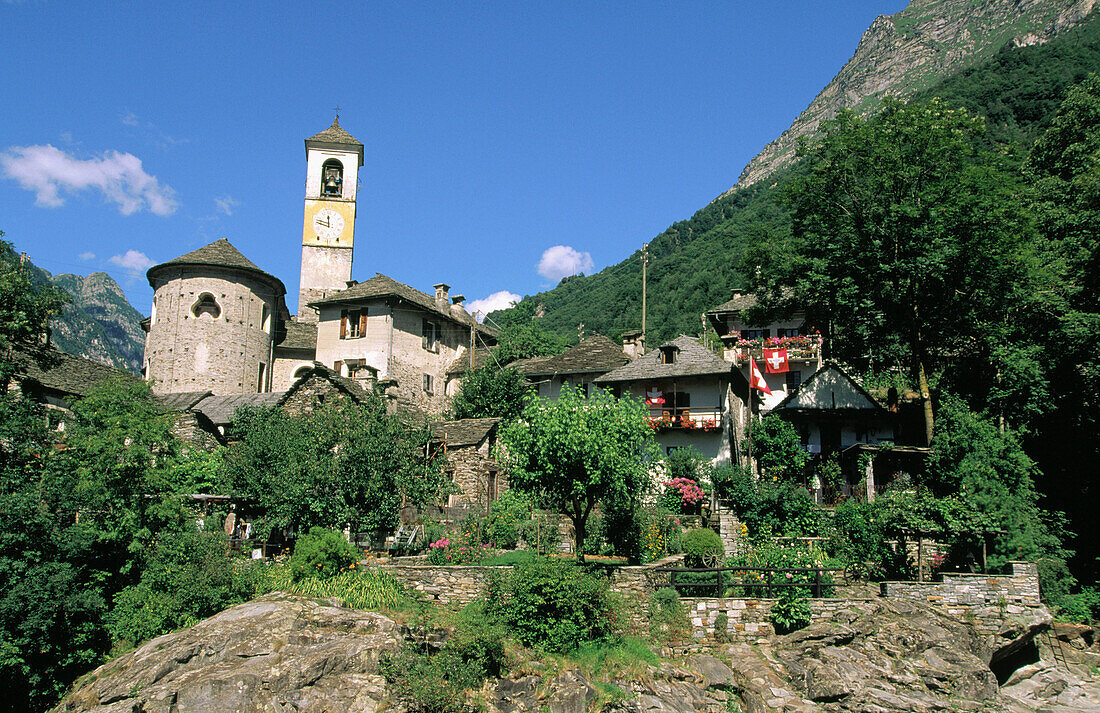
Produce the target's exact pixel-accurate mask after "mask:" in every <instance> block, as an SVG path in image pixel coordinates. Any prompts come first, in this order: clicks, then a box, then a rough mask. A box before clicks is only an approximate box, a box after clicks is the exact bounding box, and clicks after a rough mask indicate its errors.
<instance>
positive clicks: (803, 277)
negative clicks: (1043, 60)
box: [748, 101, 1035, 441]
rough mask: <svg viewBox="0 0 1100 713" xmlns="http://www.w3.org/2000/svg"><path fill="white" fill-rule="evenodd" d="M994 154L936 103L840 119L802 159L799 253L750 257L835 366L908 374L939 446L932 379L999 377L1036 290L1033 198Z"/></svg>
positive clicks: (794, 246) (796, 225)
mask: <svg viewBox="0 0 1100 713" xmlns="http://www.w3.org/2000/svg"><path fill="white" fill-rule="evenodd" d="M988 144H989V142H988V139H987V136H986V134H985V129H984V125H983V123H982V121H981V119H978V118H975V117H973V116H970V115H969V114H967V113H966V112H965V111H962V110H956V109H949V108H947V107H946V106H944V105H943V104H941V103H939V102H936V101H933V102H930V103H929V104H927V105H924V106H908V107H907V106H904V105H902V104H900V103H897V102H893V101H891V102H887V104H886V106H885V108H884V109H883V111H882V113H881V114H880V115H879V116H878V117H876V118H874V119H871V120H864V119H861V118H859V117H857V116H855V115H853V114H850V113H845V114H841V115H840V116H839V117H838V118H837V119H836V120H834V121H830V122H827V123H826V124H825V125H824V126H823V128H822V133H821V137H820V140H819V141H818V142H817V143H815V144H813V145H812V146H805V147H804V148H803V149H802V154H803V155H804V157H805V160H806V162H807V170H806V172H805V173H804V174H803V175H801V176H800V177H799V178H797V179H795V180H794V181H793V182H792V183H791V184H790V185H789V186H788V189H787V196H788V199H789V200H790V202H791V205H792V208H793V227H792V232H793V239H792V242H791V243H790V244H789V245H787V246H785V248H784V249H780V250H778V251H776V250H768V248H769V245H768V244H763V245H759V246H758V247H757V248H756V249H755V250H754V251H752V253H751V254H750V256H749V257H748V260H750V261H757V260H758V261H759V264H761V268H762V273H763V274H762V277H761V279H760V280H759V283H760V285H759V287H760V288H761V290H762V293H763V294H764V295H765V296H766V297H767V298H768V299H767V300H766V302H769V303H770V304H772V305H782V306H785V307H786V308H787V309H789V308H790V307H792V306H794V305H800V306H803V307H805V309H806V311H807V316H808V319H809V321H810V322H811V323H813V324H815V325H816V326H818V327H819V328H820V329H821V332H822V334H823V336H824V338H825V349H826V352H827V356H832V357H834V358H836V357H839V358H841V359H848V360H850V359H857V358H861V357H864V356H866V355H867V354H873V355H874V357H875V359H876V360H884V361H885V362H886V363H898V362H900V363H904V364H906V365H907V366H908V367H909V369H910V371H911V373H912V374H913V375H914V379H915V381H916V382H917V383H918V384H919V388H920V392H921V396H922V398H923V400H924V403H925V430H926V436H927V438H928V440H929V441H930V440H931V438H932V428H933V411H932V402H931V394H930V390H929V378H930V375H931V374H933V370H934V369H937V368H939V367H941V366H942V365H943V364H944V363H945V362H946V361H947V360H948V359H949V358H950V359H951V360H953V361H955V362H958V361H961V360H964V359H977V360H980V361H984V362H985V363H992V366H991V367H990V369H989V370H990V371H996V369H997V367H998V366H999V365H998V364H996V363H994V362H995V361H996V355H993V354H991V353H990V348H989V346H990V344H991V343H993V344H999V343H1001V342H1002V341H1003V337H1004V335H1003V333H1002V331H1003V330H1002V329H1001V328H1003V327H1004V326H1005V325H1009V326H1011V325H1012V324H1014V323H1015V319H1011V318H1010V315H1011V310H1012V309H1013V307H1014V306H1015V305H1017V304H1018V302H1019V300H1018V299H1017V296H1018V295H1021V294H1023V293H1026V292H1027V291H1028V289H1029V288H1028V285H1029V284H1031V282H1032V281H1033V280H1034V273H1035V266H1034V264H1032V262H1031V256H1030V253H1029V249H1030V248H1029V246H1030V242H1029V241H1030V238H1031V236H1032V235H1033V231H1032V229H1031V226H1030V223H1029V217H1028V211H1027V210H1026V206H1025V204H1024V202H1023V200H1022V198H1021V195H1022V194H1023V193H1024V191H1023V190H1022V187H1021V186H1020V185H1019V182H1018V179H1017V178H1016V176H1015V175H1014V174H1013V173H1012V172H1011V171H1010V169H1009V166H1008V165H1007V164H1006V163H1005V162H1004V161H1003V160H1002V157H1001V156H1000V155H999V154H998V153H997V152H995V151H993V150H991V149H990V148H989V146H988ZM1013 356H1014V358H1017V359H1019V358H1024V357H1025V356H1026V354H1015V355H1013Z"/></svg>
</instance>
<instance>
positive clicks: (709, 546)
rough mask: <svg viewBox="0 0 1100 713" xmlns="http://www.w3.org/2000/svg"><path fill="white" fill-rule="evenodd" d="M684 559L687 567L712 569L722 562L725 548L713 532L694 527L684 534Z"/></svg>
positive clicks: (720, 539)
mask: <svg viewBox="0 0 1100 713" xmlns="http://www.w3.org/2000/svg"><path fill="white" fill-rule="evenodd" d="M683 546H684V554H685V555H686V557H685V558H684V560H685V562H686V564H687V566H688V567H714V566H716V565H717V564H718V563H719V562H721V561H722V556H723V555H724V554H725V551H726V548H725V545H724V544H723V543H722V538H721V537H719V536H718V533H717V532H715V531H714V530H711V529H709V528H705V527H696V528H693V529H691V530H688V531H687V532H686V533H684V541H683Z"/></svg>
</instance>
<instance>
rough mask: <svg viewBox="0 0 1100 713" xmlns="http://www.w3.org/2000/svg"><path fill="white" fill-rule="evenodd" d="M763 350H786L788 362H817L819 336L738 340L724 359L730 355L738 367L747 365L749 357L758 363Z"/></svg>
mask: <svg viewBox="0 0 1100 713" xmlns="http://www.w3.org/2000/svg"><path fill="white" fill-rule="evenodd" d="M765 349H786V350H787V361H789V362H806V361H817V360H818V359H819V358H820V356H821V335H820V334H807V335H804V336H798V337H768V338H766V339H738V340H737V341H735V342H733V343H732V344H731V345H730V346H729V347H727V348H726V358H727V359H729V357H730V355H732V356H733V362H734V363H735V364H737V365H738V366H741V365H743V364H746V363H748V361H749V357H750V356H751V357H752V358H753V359H755V360H756V361H757V362H759V361H761V360H763V358H764V350H765Z"/></svg>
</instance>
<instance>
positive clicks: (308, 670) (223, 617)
mask: <svg viewBox="0 0 1100 713" xmlns="http://www.w3.org/2000/svg"><path fill="white" fill-rule="evenodd" d="M400 644H401V639H400V636H399V635H398V632H397V626H396V624H395V623H394V622H393V621H392V620H391V619H388V618H387V617H384V616H382V615H381V614H373V613H370V612H364V611H358V610H355V609H347V608H344V607H341V606H339V605H338V604H337V603H318V602H315V601H313V600H311V599H306V598H302V597H292V596H289V595H285V594H278V593H275V594H269V595H267V596H264V597H261V598H260V599H256V600H254V601H251V602H247V603H245V604H241V605H239V606H235V607H233V608H232V609H227V610H225V611H223V612H221V613H220V614H218V615H216V616H213V617H211V618H209V619H206V620H204V621H202V622H200V623H198V624H196V625H195V626H193V627H191V628H190V629H185V630H183V631H177V632H174V633H172V634H166V635H165V636H161V637H158V638H156V639H153V640H152V641H150V642H148V643H146V644H145V645H144V646H142V647H140V648H138V649H136V650H135V651H132V652H130V653H128V654H125V655H123V656H121V657H119V658H118V659H115V660H114V661H111V662H109V663H107V664H105V665H103V666H101V667H99V668H98V669H96V670H95V671H93V672H92V673H90V674H88V675H87V676H85V677H84V678H83V679H82V680H81V681H79V682H78V685H77V686H76V688H75V689H74V690H73V691H72V692H71V693H70V694H69V695H68V696H66V697H65V698H64V700H62V702H61V704H60V705H59V706H58V707H57V708H56V709H55V710H56V711H97V712H99V713H123V711H125V712H126V713H131V712H133V711H141V712H142V713H188V712H190V711H203V712H210V713H212V712H214V711H240V712H242V713H252V712H255V713H260V711H264V712H267V713H270V711H299V712H300V713H321V712H322V711H347V712H348V713H359V712H362V713H373V711H375V710H377V709H378V707H379V704H380V703H381V701H382V700H383V699H384V698H385V692H386V685H385V679H383V678H382V676H381V675H379V673H378V658H379V655H380V654H382V652H385V651H394V650H396V649H397V648H398V647H399V646H400Z"/></svg>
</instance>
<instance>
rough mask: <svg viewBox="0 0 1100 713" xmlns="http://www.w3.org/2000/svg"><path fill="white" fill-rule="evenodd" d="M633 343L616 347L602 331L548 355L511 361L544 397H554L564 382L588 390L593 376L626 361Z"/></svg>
mask: <svg viewBox="0 0 1100 713" xmlns="http://www.w3.org/2000/svg"><path fill="white" fill-rule="evenodd" d="M633 346H634V345H633V343H632V342H629V341H628V342H627V343H624V345H623V346H619V345H618V344H616V343H615V342H613V341H611V340H610V339H608V338H607V337H605V336H603V335H602V334H594V335H592V336H591V337H588V338H587V339H583V340H581V341H580V342H579V343H578V344H575V345H574V346H572V347H570V348H569V349H566V350H565V351H564V352H562V353H561V354H558V355H556V356H552V357H534V358H532V359H522V360H520V361H517V362H515V363H513V364H512V366H513V367H515V368H516V369H517V370H518V371H519V373H521V374H523V375H524V376H525V377H527V380H528V381H529V382H530V383H531V385H532V386H534V387H535V388H536V389H538V394H539V396H541V397H542V398H544V399H557V398H558V394H559V393H561V389H562V387H563V386H565V385H566V384H569V385H570V386H572V387H574V388H576V389H580V390H581V391H584V392H585V393H588V390H589V388H591V387H592V383H593V382H594V381H595V380H596V378H597V377H599V376H602V375H603V374H606V373H607V372H609V371H612V370H614V369H618V368H619V367H621V366H623V365H625V364H628V363H630V360H631V357H630V356H629V355H628V353H627V351H632V352H633Z"/></svg>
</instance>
